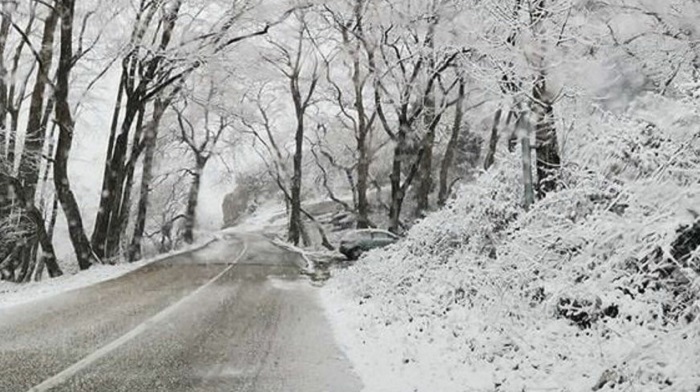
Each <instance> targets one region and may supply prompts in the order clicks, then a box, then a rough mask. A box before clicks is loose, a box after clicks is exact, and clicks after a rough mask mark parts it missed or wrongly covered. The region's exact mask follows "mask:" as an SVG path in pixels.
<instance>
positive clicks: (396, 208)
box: [389, 139, 405, 233]
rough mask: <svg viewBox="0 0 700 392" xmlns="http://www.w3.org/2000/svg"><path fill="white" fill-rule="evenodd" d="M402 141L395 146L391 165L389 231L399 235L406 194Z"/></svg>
mask: <svg viewBox="0 0 700 392" xmlns="http://www.w3.org/2000/svg"><path fill="white" fill-rule="evenodd" d="M403 143H404V142H403V141H402V140H401V139H400V140H398V141H397V142H396V146H394V159H393V162H392V165H391V174H390V175H389V180H390V182H391V204H390V205H389V231H391V232H392V233H398V232H399V231H400V222H401V206H402V205H403V199H404V196H405V194H404V192H403V191H402V187H401V160H402V159H403V146H402V144H403Z"/></svg>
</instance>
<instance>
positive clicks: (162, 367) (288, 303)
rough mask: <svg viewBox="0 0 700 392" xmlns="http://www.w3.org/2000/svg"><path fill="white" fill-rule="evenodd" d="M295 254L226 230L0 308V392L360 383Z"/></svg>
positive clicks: (352, 386)
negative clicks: (208, 240) (126, 269)
mask: <svg viewBox="0 0 700 392" xmlns="http://www.w3.org/2000/svg"><path fill="white" fill-rule="evenodd" d="M297 257H298V256H296V255H295V254H293V253H289V252H286V251H284V250H282V249H279V248H277V247H275V246H273V245H271V244H270V243H269V242H268V241H267V240H266V239H265V238H263V237H262V236H258V235H254V234H238V235H230V236H229V237H228V238H226V239H223V240H219V241H216V242H213V243H212V244H210V245H208V246H206V247H204V248H203V249H200V250H197V251H194V252H192V253H187V254H182V255H177V256H173V257H171V258H168V259H164V260H161V261H158V262H155V263H151V264H149V265H147V266H145V267H143V268H141V269H138V270H136V271H134V272H131V273H128V274H126V275H124V276H122V277H119V278H117V279H114V280H110V281H106V282H103V283H100V284H97V285H94V286H89V287H85V288H81V289H78V290H73V291H69V292H66V293H63V294H59V295H56V296H53V297H49V298H44V299H40V300H37V301H33V302H29V303H25V304H20V305H16V306H11V307H6V308H2V309H0V336H2V337H3V339H2V340H0V390H1V391H28V390H34V391H45V390H51V391H130V392H131V391H133V392H138V391H149V392H150V391H171V392H175V391H265V392H272V391H304V392H314V391H319V392H320V391H337V392H344V391H360V390H361V389H362V386H361V383H360V381H359V380H358V379H357V378H356V377H355V376H354V375H353V373H352V369H351V367H350V364H349V363H348V361H347V359H346V358H345V356H344V354H343V353H342V352H341V351H340V350H339V349H338V348H337V346H336V344H335V341H334V339H333V336H332V333H331V330H330V328H329V327H328V322H327V320H326V319H325V317H324V313H323V311H322V310H321V307H320V305H319V302H318V292H317V290H318V289H317V288H314V287H312V286H311V285H310V284H309V283H308V281H307V280H305V279H303V278H301V277H300V275H299V272H298V268H297V267H296V262H297V260H296V258H297Z"/></svg>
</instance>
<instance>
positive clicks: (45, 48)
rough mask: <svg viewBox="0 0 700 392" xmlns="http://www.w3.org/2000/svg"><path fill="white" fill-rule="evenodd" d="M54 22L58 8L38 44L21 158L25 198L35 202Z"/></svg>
mask: <svg viewBox="0 0 700 392" xmlns="http://www.w3.org/2000/svg"><path fill="white" fill-rule="evenodd" d="M57 22H58V12H57V8H53V9H51V11H50V12H49V16H48V17H47V18H46V21H45V22H44V33H43V34H44V35H43V38H42V41H41V51H40V52H39V58H40V61H39V66H38V67H37V72H36V80H35V82H34V88H33V90H32V96H31V101H30V104H29V114H28V119H27V131H26V134H25V140H24V149H23V151H22V156H21V158H20V165H19V175H20V179H21V180H22V182H23V185H24V189H25V192H26V197H27V198H28V199H29V200H34V196H35V195H36V188H37V184H38V182H39V169H40V167H41V165H40V162H41V160H40V157H41V152H42V149H43V148H44V142H45V135H46V130H45V129H42V127H41V124H42V118H43V114H44V110H43V108H44V96H45V93H46V86H47V84H48V83H49V70H50V69H51V61H52V60H53V42H54V34H55V31H56V24H57Z"/></svg>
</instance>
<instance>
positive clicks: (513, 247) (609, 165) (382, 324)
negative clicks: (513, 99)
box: [323, 110, 700, 392]
mask: <svg viewBox="0 0 700 392" xmlns="http://www.w3.org/2000/svg"><path fill="white" fill-rule="evenodd" d="M675 113H678V112H675ZM687 113H690V114H683V113H681V114H678V115H676V117H673V113H670V112H669V113H668V114H666V115H665V116H664V115H658V116H657V117H656V118H655V123H656V125H655V126H651V125H650V124H649V123H646V122H643V121H636V120H630V119H624V118H616V119H611V118H609V117H606V118H602V119H600V120H599V123H597V124H592V125H591V127H590V128H589V129H587V130H586V134H585V135H584V136H582V137H581V138H582V140H581V141H580V145H578V146H574V148H573V149H572V150H573V151H576V154H575V156H570V157H568V158H569V161H568V162H566V163H565V165H564V168H563V173H562V176H561V178H560V182H561V185H562V186H561V189H560V190H559V191H557V192H554V193H551V194H549V195H548V196H547V197H546V198H545V199H543V200H542V201H540V202H538V203H537V204H536V205H535V206H534V207H533V208H532V209H531V210H530V211H529V212H526V211H524V210H523V209H522V208H521V207H520V195H521V187H522V186H521V184H520V173H521V171H520V166H519V163H518V162H517V157H515V156H503V157H501V158H500V163H499V165H498V166H497V167H495V168H493V169H492V170H491V171H489V172H488V173H486V174H484V175H483V176H481V177H480V178H479V179H478V180H477V181H476V182H474V183H472V184H469V185H468V186H465V187H464V188H462V189H461V190H460V191H459V192H458V196H457V198H456V200H453V201H452V202H451V204H450V205H449V206H447V207H446V208H444V209H443V210H441V211H438V212H436V213H434V214H432V215H431V216H429V217H427V218H426V219H425V220H423V221H422V222H421V223H419V224H418V225H416V226H415V227H414V228H413V229H412V230H411V231H410V232H409V233H408V235H407V237H406V238H405V239H404V240H402V241H401V242H400V243H398V244H395V245H393V246H390V247H387V248H385V249H381V250H378V251H374V252H370V253H369V254H367V255H366V256H365V257H363V258H361V259H360V260H359V261H358V262H357V263H356V264H355V265H354V266H352V267H350V268H347V269H342V270H338V271H336V272H335V273H334V277H333V278H332V279H331V280H330V281H329V282H328V284H327V286H326V287H325V288H324V295H323V298H324V304H325V307H326V309H327V313H328V315H329V318H330V319H331V321H332V323H333V325H334V328H335V332H336V335H337V337H338V340H339V343H340V345H341V346H342V347H344V348H345V349H346V351H347V353H348V356H349V357H350V359H351V360H352V361H353V363H354V365H355V368H356V370H357V371H358V373H359V374H360V376H361V377H362V379H363V381H364V383H365V386H366V389H365V390H366V391H370V392H374V391H376V392H392V391H396V392H407V391H419V392H432V391H440V392H452V391H454V392H462V391H518V392H519V391H542V390H552V391H591V390H594V391H595V390H608V391H612V390H614V391H698V390H700V389H699V388H700V366H698V363H700V248H698V245H699V244H700V220H698V216H697V214H698V212H700V211H699V210H700V134H699V133H698V132H697V129H694V128H693V127H692V126H691V125H692V124H697V120H698V118H699V116H697V115H695V114H693V113H692V111H690V110H689V111H688V112H687ZM690 120H693V121H690Z"/></svg>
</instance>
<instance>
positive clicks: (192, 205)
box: [183, 156, 207, 244]
mask: <svg viewBox="0 0 700 392" xmlns="http://www.w3.org/2000/svg"><path fill="white" fill-rule="evenodd" d="M196 159H197V162H196V164H195V168H194V172H193V173H192V184H190V191H189V195H188V197H187V210H186V212H185V232H184V234H183V239H184V240H185V242H186V243H188V244H191V243H193V242H194V227H195V224H196V221H197V202H198V200H199V189H200V186H201V183H202V175H203V174H204V167H205V166H206V165H207V158H205V157H202V156H197V157H196Z"/></svg>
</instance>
